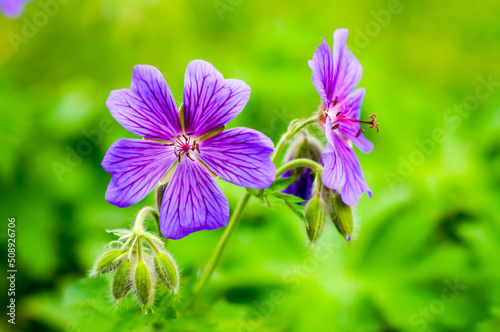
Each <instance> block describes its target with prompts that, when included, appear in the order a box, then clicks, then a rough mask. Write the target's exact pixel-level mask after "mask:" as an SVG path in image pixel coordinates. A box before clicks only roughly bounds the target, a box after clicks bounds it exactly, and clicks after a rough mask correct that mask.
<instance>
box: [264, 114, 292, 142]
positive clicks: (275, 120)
mask: <svg viewBox="0 0 500 332" xmlns="http://www.w3.org/2000/svg"><path fill="white" fill-rule="evenodd" d="M293 119H294V117H293V116H292V115H291V114H290V113H288V112H287V111H286V107H283V110H282V111H280V110H279V109H277V108H273V110H272V117H271V120H270V121H269V127H267V128H263V129H262V130H261V132H262V133H263V134H265V135H266V136H267V137H274V136H277V137H279V135H281V133H283V132H285V131H286V130H287V127H288V125H289V124H290V122H291V121H292V120H293Z"/></svg>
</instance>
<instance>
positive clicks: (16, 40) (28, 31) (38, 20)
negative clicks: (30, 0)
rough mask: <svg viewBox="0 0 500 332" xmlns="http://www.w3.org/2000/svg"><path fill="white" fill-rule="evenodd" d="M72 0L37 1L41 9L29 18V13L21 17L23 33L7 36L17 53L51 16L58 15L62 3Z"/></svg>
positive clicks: (12, 33)
mask: <svg viewBox="0 0 500 332" xmlns="http://www.w3.org/2000/svg"><path fill="white" fill-rule="evenodd" d="M69 2H70V0H38V1H36V2H35V3H36V4H38V6H39V7H40V9H39V10H38V11H37V12H36V13H35V14H33V16H31V18H28V17H27V15H24V16H22V17H21V21H22V22H23V26H22V27H21V31H20V33H21V34H17V33H14V32H9V34H8V35H7V38H9V42H10V45H11V46H12V49H13V50H14V52H15V53H18V52H19V47H20V46H21V45H23V44H27V43H28V42H29V41H30V40H31V39H33V38H35V36H36V35H37V34H38V31H40V29H42V28H43V27H45V26H46V25H47V23H49V20H50V18H52V17H54V16H56V15H57V13H58V12H59V8H60V5H65V4H67V3H69Z"/></svg>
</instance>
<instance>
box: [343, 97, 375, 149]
mask: <svg viewBox="0 0 500 332" xmlns="http://www.w3.org/2000/svg"><path fill="white" fill-rule="evenodd" d="M365 92H366V91H365V89H364V88H359V89H356V90H355V91H354V92H352V93H351V94H349V96H347V100H346V103H347V105H346V106H347V107H348V109H349V112H347V113H346V116H347V117H349V118H353V119H356V120H359V118H360V114H361V104H362V103H363V98H364V96H365ZM359 130H360V126H359V124H357V123H355V122H352V121H345V122H341V123H340V126H339V131H340V133H341V134H342V136H344V137H345V138H347V139H348V140H350V141H351V142H352V143H353V144H354V145H356V146H357V147H358V149H360V150H361V152H363V153H370V152H371V151H372V150H373V143H372V142H370V141H369V140H367V139H366V138H365V137H364V135H363V133H361V134H360V135H359V136H358V132H359Z"/></svg>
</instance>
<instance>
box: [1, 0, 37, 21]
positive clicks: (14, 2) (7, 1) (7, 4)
mask: <svg viewBox="0 0 500 332" xmlns="http://www.w3.org/2000/svg"><path fill="white" fill-rule="evenodd" d="M29 1H31V0H0V12H2V13H3V14H4V15H5V16H7V17H10V18H16V17H19V16H21V14H22V13H23V12H24V6H26V3H27V2H29Z"/></svg>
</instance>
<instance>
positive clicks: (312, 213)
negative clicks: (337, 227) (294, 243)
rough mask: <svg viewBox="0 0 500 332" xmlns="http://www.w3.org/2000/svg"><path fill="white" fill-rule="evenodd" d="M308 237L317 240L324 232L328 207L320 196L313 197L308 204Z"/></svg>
mask: <svg viewBox="0 0 500 332" xmlns="http://www.w3.org/2000/svg"><path fill="white" fill-rule="evenodd" d="M305 217H306V222H307V237H308V238H309V240H310V241H311V242H316V241H317V240H318V239H319V238H320V236H321V234H322V233H323V227H324V226H325V220H326V207H325V204H324V203H323V201H322V200H321V199H320V198H319V197H315V198H313V199H311V200H310V201H309V202H308V203H307V206H306V215H305Z"/></svg>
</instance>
